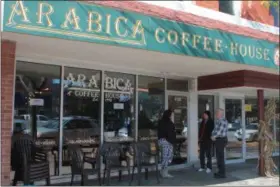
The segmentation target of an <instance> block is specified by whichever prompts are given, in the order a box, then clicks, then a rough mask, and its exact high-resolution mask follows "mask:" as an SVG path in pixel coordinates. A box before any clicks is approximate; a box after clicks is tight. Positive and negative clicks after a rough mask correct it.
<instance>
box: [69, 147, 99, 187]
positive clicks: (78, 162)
mask: <svg viewBox="0 0 280 187" xmlns="http://www.w3.org/2000/svg"><path fill="white" fill-rule="evenodd" d="M68 150H69V153H70V157H71V183H70V185H71V186H72V185H73V182H74V176H75V175H81V177H82V179H81V185H82V186H84V185H89V184H88V182H89V181H88V176H89V175H90V174H96V173H97V174H98V181H99V185H101V177H100V164H98V163H100V162H99V156H97V157H96V160H94V158H92V159H91V160H90V161H91V162H88V161H87V160H86V157H85V154H84V153H83V151H82V149H81V147H80V146H79V145H69V147H68ZM86 162H88V163H90V164H93V162H94V163H95V164H94V165H95V167H94V168H92V169H85V168H84V163H86Z"/></svg>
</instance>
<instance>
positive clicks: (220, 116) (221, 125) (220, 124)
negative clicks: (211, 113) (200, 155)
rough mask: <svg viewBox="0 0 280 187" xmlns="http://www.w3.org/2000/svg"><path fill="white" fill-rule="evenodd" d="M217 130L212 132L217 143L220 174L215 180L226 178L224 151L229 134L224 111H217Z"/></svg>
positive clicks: (216, 174)
mask: <svg viewBox="0 0 280 187" xmlns="http://www.w3.org/2000/svg"><path fill="white" fill-rule="evenodd" d="M216 119H217V121H216V122H215V128H214V130H213V132H212V137H211V139H212V140H213V141H214V142H215V147H216V159H217V167H218V172H217V173H215V174H214V177H215V178H225V177H226V169H225V154H224V150H225V147H226V145H227V132H228V122H227V120H226V119H225V118H224V110H223V109H218V110H217V111H216Z"/></svg>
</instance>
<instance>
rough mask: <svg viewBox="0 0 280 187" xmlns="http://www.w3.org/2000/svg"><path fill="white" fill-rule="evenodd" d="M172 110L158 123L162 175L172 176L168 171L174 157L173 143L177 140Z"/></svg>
mask: <svg viewBox="0 0 280 187" xmlns="http://www.w3.org/2000/svg"><path fill="white" fill-rule="evenodd" d="M172 113H173V112H172V110H166V111H164V113H163V117H162V119H161V120H160V121H159V125H158V142H159V147H160V149H161V159H162V160H161V176H162V177H163V178H170V177H172V176H171V175H170V174H169V173H168V165H169V164H170V163H171V162H172V159H173V144H174V143H175V141H176V131H175V125H174V123H173V122H172V120H171V116H172Z"/></svg>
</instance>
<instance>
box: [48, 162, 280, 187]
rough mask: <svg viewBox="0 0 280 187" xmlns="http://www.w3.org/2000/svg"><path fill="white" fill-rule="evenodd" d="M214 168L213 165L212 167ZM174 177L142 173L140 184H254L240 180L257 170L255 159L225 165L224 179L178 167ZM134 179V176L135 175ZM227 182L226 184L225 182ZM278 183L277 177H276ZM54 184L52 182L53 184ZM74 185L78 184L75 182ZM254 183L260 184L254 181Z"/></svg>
mask: <svg viewBox="0 0 280 187" xmlns="http://www.w3.org/2000/svg"><path fill="white" fill-rule="evenodd" d="M275 162H276V164H277V166H278V168H279V159H278V158H276V159H275ZM214 170H215V167H214ZM170 173H171V174H172V175H173V176H174V177H173V178H170V179H161V182H160V184H157V181H156V176H155V173H154V172H150V173H149V178H148V180H145V178H144V174H142V180H141V185H142V186H206V185H207V186H208V185H209V186H211V185H223V186H232V185H231V184H233V183H234V184H235V185H238V184H240V185H254V184H253V183H254V180H252V181H253V182H249V183H250V184H248V183H244V182H242V181H245V180H246V181H248V180H251V179H258V178H259V176H258V171H257V160H256V159H255V160H248V161H247V162H246V163H236V164H229V165H227V178H225V179H215V178H214V177H213V173H211V174H207V173H205V172H197V170H196V169H195V168H188V169H180V170H174V171H171V172H170ZM135 179H136V177H135ZM262 180H263V181H266V180H268V179H267V178H262ZM129 181H130V178H128V177H127V176H123V178H122V181H118V177H113V178H112V179H111V180H110V185H112V186H128V185H129ZM227 183H228V184H227ZM69 184H70V181H69V183H62V184H57V185H59V186H68V185H69ZM278 184H279V178H278ZM53 185H54V184H53ZM74 185H78V186H79V185H80V183H76V184H74ZM90 185H91V186H98V182H97V180H92V181H91V182H90ZM136 185H137V181H136V180H134V182H133V183H132V186H136ZM255 185H260V184H258V182H256V184H255Z"/></svg>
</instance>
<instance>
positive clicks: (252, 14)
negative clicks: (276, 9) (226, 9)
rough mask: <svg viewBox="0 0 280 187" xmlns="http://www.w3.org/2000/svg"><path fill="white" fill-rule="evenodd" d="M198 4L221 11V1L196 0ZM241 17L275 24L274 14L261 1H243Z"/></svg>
mask: <svg viewBox="0 0 280 187" xmlns="http://www.w3.org/2000/svg"><path fill="white" fill-rule="evenodd" d="M195 4H196V5H197V6H201V7H204V8H209V9H212V10H216V11H219V1H209V0H203V1H195ZM241 17H242V18H245V19H248V20H251V21H257V22H260V23H264V24H267V25H272V26H274V19H273V16H272V15H270V13H269V8H267V7H265V6H263V5H262V2H261V1H242V5H241Z"/></svg>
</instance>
